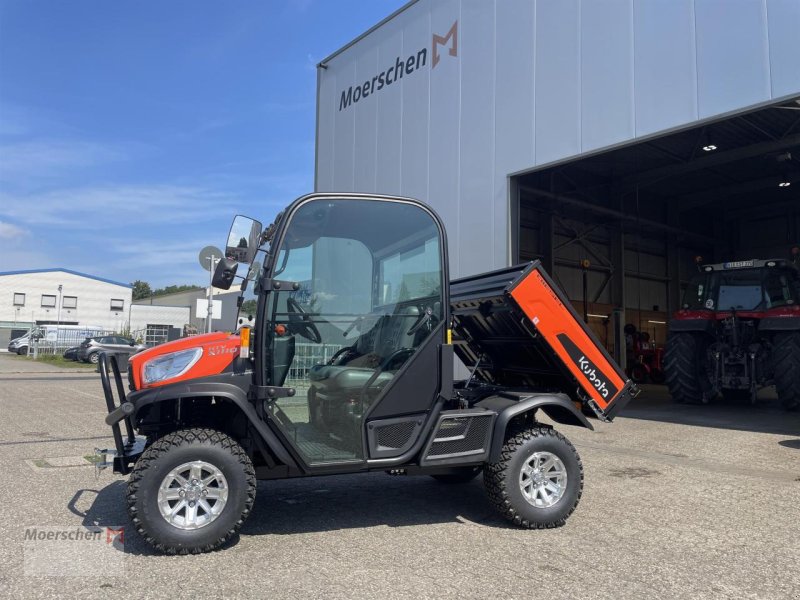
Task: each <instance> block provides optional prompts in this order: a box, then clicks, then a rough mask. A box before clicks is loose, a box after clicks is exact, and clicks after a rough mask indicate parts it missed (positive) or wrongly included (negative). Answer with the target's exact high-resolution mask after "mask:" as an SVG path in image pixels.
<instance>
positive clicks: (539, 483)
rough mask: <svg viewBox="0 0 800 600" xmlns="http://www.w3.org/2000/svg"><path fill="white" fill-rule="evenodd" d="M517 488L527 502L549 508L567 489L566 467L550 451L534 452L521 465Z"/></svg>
mask: <svg viewBox="0 0 800 600" xmlns="http://www.w3.org/2000/svg"><path fill="white" fill-rule="evenodd" d="M519 488H520V491H521V492H522V496H523V497H524V498H525V500H526V501H527V502H528V503H529V504H531V505H533V506H535V507H536V508H550V507H551V506H554V505H555V504H556V503H558V501H559V500H561V498H562V497H563V496H564V493H565V492H566V491H567V469H566V467H565V466H564V463H563V462H562V461H561V459H560V458H559V457H558V456H556V455H555V454H553V453H552V452H534V453H533V454H531V456H530V457H528V459H527V460H526V461H525V463H524V464H523V466H522V470H521V471H520V475H519Z"/></svg>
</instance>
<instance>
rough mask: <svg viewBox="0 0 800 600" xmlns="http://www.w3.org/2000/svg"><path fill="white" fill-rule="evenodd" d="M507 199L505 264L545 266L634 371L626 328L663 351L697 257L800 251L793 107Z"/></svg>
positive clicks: (636, 147)
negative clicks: (511, 215) (510, 202)
mask: <svg viewBox="0 0 800 600" xmlns="http://www.w3.org/2000/svg"><path fill="white" fill-rule="evenodd" d="M512 191H513V193H514V195H515V197H516V198H517V199H518V202H519V204H518V211H517V220H518V222H517V223H516V226H515V227H514V228H512V231H513V233H516V238H515V239H512V249H513V250H512V252H514V253H516V255H517V256H516V258H518V259H519V260H520V261H524V260H531V259H534V258H538V259H541V260H542V262H543V263H544V265H545V267H546V269H547V270H548V271H549V272H550V273H552V274H553V277H554V278H555V279H556V281H557V282H558V283H559V284H560V285H561V286H562V287H563V288H564V289H565V290H566V293H567V295H568V297H569V298H570V299H571V300H572V301H573V303H574V305H575V307H576V309H577V310H578V312H579V313H581V314H585V315H586V317H587V319H588V321H589V323H590V325H591V326H592V328H593V329H594V331H595V333H596V334H597V336H598V337H599V339H601V340H603V341H605V343H606V345H607V347H608V349H609V351H610V352H613V353H614V355H615V357H617V358H618V360H620V362H621V363H623V364H625V363H628V368H630V367H631V366H632V365H631V364H630V363H631V361H636V360H637V356H636V355H637V353H639V352H640V351H641V349H640V348H636V347H632V338H631V335H630V334H631V332H632V331H633V328H635V329H636V331H637V336H636V338H635V339H634V340H633V345H634V346H635V345H636V343H637V342H638V341H640V340H642V338H644V341H645V342H646V343H647V344H649V346H650V349H652V350H654V351H659V352H660V348H662V347H663V344H664V342H665V338H666V334H667V322H668V320H669V315H670V314H671V313H672V312H673V311H674V310H676V309H678V308H679V307H680V302H681V297H682V293H683V289H684V288H685V287H686V285H687V282H688V280H689V279H690V278H691V277H692V276H693V275H694V274H695V273H696V272H697V268H696V263H695V257H698V256H700V257H702V258H703V261H705V262H723V261H735V260H745V259H751V258H775V257H787V258H788V256H789V253H790V251H791V248H792V246H793V245H796V244H798V243H800V99H797V100H791V101H786V102H782V103H780V104H776V105H772V106H769V107H766V108H761V109H758V110H754V111H751V112H747V113H742V114H737V115H734V116H729V117H726V118H724V119H721V120H718V121H714V122H710V123H705V124H703V125H702V126H698V127H695V128H692V129H686V130H683V131H679V132H677V133H671V134H669V135H665V136H663V137H658V138H654V139H649V140H647V141H643V142H639V143H636V144H633V145H629V146H626V147H623V148H619V149H616V150H612V151H608V152H605V153H600V154H595V155H593V156H589V157H586V158H582V159H580V160H575V161H571V162H565V163H562V164H559V165H556V166H552V167H550V168H545V169H542V170H539V171H535V172H531V173H527V174H523V175H518V176H516V177H514V178H513V183H512ZM512 237H513V235H512ZM615 316H616V318H617V320H616V321H615ZM626 325H627V326H628V334H629V335H628V336H627V340H626V336H625V333H624V332H623V329H624V327H625V326H626ZM638 334H644V335H643V336H639V335H638ZM626 342H627V343H626ZM653 359H654V360H656V359H660V357H654V358H653ZM644 375H645V377H647V374H646V373H645V374H644ZM655 375H656V378H655V379H658V378H660V377H661V375H660V374H659V373H655Z"/></svg>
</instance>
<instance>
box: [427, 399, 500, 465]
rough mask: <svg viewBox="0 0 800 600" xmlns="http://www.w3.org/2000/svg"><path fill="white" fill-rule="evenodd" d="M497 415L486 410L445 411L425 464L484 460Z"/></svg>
mask: <svg viewBox="0 0 800 600" xmlns="http://www.w3.org/2000/svg"><path fill="white" fill-rule="evenodd" d="M496 416H497V415H496V413H494V412H491V411H485V410H477V411H448V412H446V413H442V415H441V416H440V417H439V423H438V424H437V426H436V429H435V434H434V436H433V438H432V440H431V441H430V442H429V443H428V447H427V448H426V450H425V453H424V454H423V456H424V458H423V460H422V464H423V465H425V464H428V465H430V464H449V463H464V462H470V463H472V462H482V461H483V460H484V459H485V458H486V456H488V454H489V447H490V443H491V438H492V425H493V424H494V418H495V417H496Z"/></svg>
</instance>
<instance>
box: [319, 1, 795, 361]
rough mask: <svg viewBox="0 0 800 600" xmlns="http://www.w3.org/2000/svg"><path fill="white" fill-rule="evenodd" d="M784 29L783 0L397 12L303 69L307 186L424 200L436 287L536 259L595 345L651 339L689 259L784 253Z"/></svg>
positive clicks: (788, 203) (787, 64)
mask: <svg viewBox="0 0 800 600" xmlns="http://www.w3.org/2000/svg"><path fill="white" fill-rule="evenodd" d="M798 32H800V2H798V1H797V0H668V1H667V0H661V1H656V0H559V1H552V0H494V1H493V0H481V1H475V0H416V1H414V2H409V3H408V4H407V5H406V6H405V7H403V8H402V9H401V10H399V11H398V12H396V13H395V14H394V15H392V16H390V17H389V18H388V19H386V20H385V21H383V22H382V23H380V24H378V25H376V26H375V27H374V28H373V29H371V30H370V31H368V32H367V33H365V34H364V35H363V36H361V37H359V38H358V39H356V40H354V41H353V42H352V43H350V44H348V45H347V46H345V47H344V48H342V49H341V50H339V51H337V52H336V53H334V54H332V55H331V56H330V57H328V58H326V59H325V60H323V61H322V62H321V63H320V64H319V67H318V90H317V96H318V97H317V143H316V181H315V187H316V190H317V191H357V192H366V193H370V192H372V193H383V194H397V195H404V196H412V197H416V198H419V199H422V200H424V201H427V202H428V203H429V204H430V205H432V206H433V207H434V208H435V209H436V210H437V211H438V212H439V214H440V215H441V216H442V217H443V219H444V221H445V224H446V226H447V230H448V236H449V242H450V260H451V275H452V276H454V277H457V276H465V275H469V274H472V273H477V272H481V271H486V270H490V269H494V268H498V267H502V266H506V265H509V264H512V263H517V262H521V261H524V260H531V259H534V258H538V259H541V260H542V261H543V263H544V265H545V267H546V268H547V269H548V271H550V272H551V273H553V274H554V276H555V277H556V279H557V280H558V281H559V283H560V284H561V285H562V286H563V287H564V288H565V290H566V291H567V294H568V295H569V297H570V298H571V299H572V300H573V301H574V303H575V304H576V306H578V308H579V309H580V308H584V310H586V312H588V313H590V314H591V315H594V316H593V317H592V319H593V320H591V321H590V322H591V323H592V325H593V327H594V329H595V330H596V332H597V333H598V335H599V337H600V339H601V340H605V342H606V343H607V345H608V347H609V348H614V347H615V340H616V339H620V338H619V336H620V335H621V334H620V331H619V329H620V327H621V325H622V324H624V323H625V322H628V323H633V324H635V325H637V326H638V327H639V328H640V329H642V330H648V331H650V333H651V335H652V337H653V338H654V339H655V340H656V341H662V340H663V338H664V334H665V327H664V322H665V321H666V320H667V316H668V313H669V312H670V311H672V310H674V309H675V308H677V307H678V305H679V298H680V293H681V288H682V286H684V285H685V282H686V279H687V278H688V277H689V276H690V275H691V272H692V269H693V268H694V267H693V264H694V261H693V258H694V257H695V256H697V255H702V256H703V257H704V258H705V259H706V260H711V261H724V260H735V259H740V258H754V257H761V258H764V257H769V256H788V253H789V251H790V248H791V246H792V245H793V244H797V243H798V242H800V51H798V40H800V34H798ZM586 261H588V262H586ZM584 270H585V275H586V281H587V285H586V286H584V285H583V281H584ZM584 296H585V298H586V306H585V307H583V304H584V302H583V299H584ZM612 313H613V314H615V315H618V316H619V318H618V319H616V321H617V322H618V325H617V326H616V327H615V326H614V319H608V318H607V317H609V316H610V315H612ZM609 321H611V322H612V326H611V328H612V331H610V332H609ZM621 358H622V359H623V360H624V357H621Z"/></svg>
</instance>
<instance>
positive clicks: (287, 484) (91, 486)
mask: <svg viewBox="0 0 800 600" xmlns="http://www.w3.org/2000/svg"><path fill="white" fill-rule="evenodd" d="M10 361H13V359H11V358H10V357H6V356H0V473H2V481H3V484H2V485H0V597H3V598H44V597H53V596H71V597H81V598H84V597H86V598H94V597H97V598H100V597H132V598H138V597H152V598H162V597H171V598H184V597H187V598H188V597H194V596H199V597H204V598H216V597H225V598H232V597H253V598H256V597H259V598H263V597H278V598H281V597H284V598H289V597H292V598H294V597H302V598H378V597H392V598H395V597H397V598H415V599H416V598H456V597H457V598H488V597H499V598H530V597H539V598H643V597H662V598H673V597H692V598H769V599H775V598H797V597H799V596H800V508H798V507H800V415H798V414H787V413H784V412H783V411H782V410H781V409H780V408H778V407H777V406H776V405H775V403H774V402H765V403H763V404H761V405H759V406H756V407H750V406H718V405H715V406H696V407H695V406H689V407H681V406H676V405H673V404H671V403H670V402H669V400H668V399H666V398H665V396H664V393H663V391H660V390H658V389H655V388H654V389H649V390H646V391H645V392H644V393H643V394H642V396H641V397H640V398H639V399H637V400H636V401H635V402H634V403H633V404H632V406H631V407H630V408H629V409H628V410H627V411H625V412H624V413H623V415H622V416H621V417H619V418H618V419H617V420H616V422H615V423H614V424H613V425H603V424H599V427H598V430H597V431H596V432H595V433H591V432H588V431H585V430H582V429H577V428H573V427H562V431H563V432H564V433H565V434H566V435H567V436H568V437H570V438H571V439H572V440H573V441H574V442H575V444H576V446H577V447H578V449H579V451H580V452H581V455H582V458H583V461H584V466H585V470H586V487H585V491H584V495H583V499H582V500H581V504H580V506H579V507H578V510H577V512H576V513H575V514H574V515H573V516H572V517H571V519H570V520H569V522H568V524H567V525H566V526H565V527H563V528H561V529H557V530H550V531H521V530H518V529H515V528H513V527H509V526H507V525H506V524H505V522H504V521H502V520H500V519H499V518H497V517H496V516H495V515H494V513H493V512H492V510H491V508H490V507H489V505H488V504H487V502H486V499H485V497H484V493H483V489H482V486H481V484H480V483H479V482H477V481H476V482H474V483H472V484H468V485H464V486H454V487H448V486H443V485H441V484H438V483H436V482H435V481H433V480H431V479H428V478H424V477H419V478H415V477H400V478H396V477H389V476H386V475H384V474H382V473H377V474H370V475H363V476H337V477H326V478H318V479H307V480H294V481H279V482H268V483H262V484H260V485H259V488H258V498H257V500H256V507H255V510H254V513H253V514H252V516H251V518H250V520H249V521H248V522H247V523H246V525H245V527H244V528H243V531H242V535H241V536H240V537H239V538H238V540H236V542H235V543H234V544H233V545H232V546H230V547H229V548H227V549H225V550H223V551H221V552H216V553H212V554H207V555H202V556H190V557H164V556H155V555H153V554H152V553H151V552H150V550H149V548H148V547H146V546H145V545H144V544H143V542H142V541H141V540H140V539H139V538H138V537H137V536H136V535H135V534H134V533H132V532H131V531H129V532H128V535H127V538H126V539H125V553H124V554H122V553H116V554H117V555H118V557H119V560H118V561H117V563H116V565H115V566H114V568H113V569H109V570H107V571H106V572H105V574H103V575H102V576H92V577H69V576H53V577H42V576H30V575H27V576H26V575H25V568H26V561H27V560H28V559H29V557H30V555H28V554H25V551H24V549H25V548H27V547H28V546H26V544H30V542H24V531H25V528H30V527H39V528H42V527H45V526H57V527H62V528H63V527H69V526H81V527H82V526H91V525H101V526H114V525H125V524H126V522H127V518H126V515H125V511H124V509H123V495H124V483H123V480H122V478H119V477H117V476H113V475H110V474H104V475H101V476H100V478H99V479H96V478H95V475H94V471H93V468H92V467H91V466H90V465H89V464H88V463H86V462H85V461H83V460H82V456H83V455H85V454H88V453H90V452H91V450H92V449H93V448H94V447H95V446H106V445H110V444H111V441H110V439H109V435H108V433H109V430H108V428H107V427H106V426H105V425H104V423H103V417H104V414H105V411H104V410H103V400H102V398H101V394H100V388H99V381H98V379H97V377H98V376H97V375H96V374H94V373H73V372H67V373H34V372H29V373H13V372H12V371H13V370H20V369H19V367H18V366H16V367H15V368H12V367H11V364H12V363H11V362H10ZM13 364H14V365H17V361H14V362H13ZM82 462H83V466H70V465H81V463H82ZM86 556H88V554H87V553H82V552H78V553H75V555H74V556H72V557H71V558H70V560H72V561H73V566H74V569H72V568H71V567H70V568H66V569H65V570H64V573H63V574H65V575H66V574H68V573H69V572H72V571H78V570H81V568H83V567H87V565H86V564H84V563H85V562H86V561H87V560H88V559H87V558H86ZM62 558H63V557H62Z"/></svg>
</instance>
